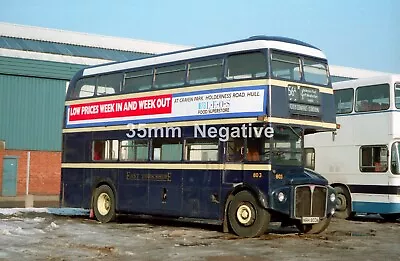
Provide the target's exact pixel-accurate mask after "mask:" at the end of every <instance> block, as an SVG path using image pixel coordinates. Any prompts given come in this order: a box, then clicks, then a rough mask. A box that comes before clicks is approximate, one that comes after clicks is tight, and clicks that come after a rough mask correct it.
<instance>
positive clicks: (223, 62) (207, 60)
mask: <svg viewBox="0 0 400 261" xmlns="http://www.w3.org/2000/svg"><path fill="white" fill-rule="evenodd" d="M215 60H220V61H221V70H220V72H219V76H218V78H219V79H218V80H217V81H213V82H203V83H190V69H191V65H192V64H193V63H201V62H203V63H206V62H210V61H215ZM225 64H226V59H225V57H224V56H221V55H218V56H208V57H207V58H206V59H193V60H190V61H188V62H187V65H186V68H187V72H186V82H185V85H186V86H199V85H206V84H218V83H221V82H223V81H224V77H225Z"/></svg>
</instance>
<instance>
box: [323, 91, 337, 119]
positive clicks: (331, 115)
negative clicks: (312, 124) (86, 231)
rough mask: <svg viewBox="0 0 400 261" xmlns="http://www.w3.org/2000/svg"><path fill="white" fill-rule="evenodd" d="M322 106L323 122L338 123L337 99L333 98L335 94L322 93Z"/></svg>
mask: <svg viewBox="0 0 400 261" xmlns="http://www.w3.org/2000/svg"><path fill="white" fill-rule="evenodd" d="M320 95H321V105H322V111H321V113H322V118H321V120H322V122H330V123H336V105H335V99H333V98H332V96H333V94H329V93H323V92H321V93H320Z"/></svg>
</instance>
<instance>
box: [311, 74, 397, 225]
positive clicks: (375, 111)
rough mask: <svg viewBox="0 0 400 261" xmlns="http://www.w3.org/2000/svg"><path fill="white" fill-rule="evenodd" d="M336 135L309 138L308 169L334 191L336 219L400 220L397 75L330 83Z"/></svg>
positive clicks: (325, 134)
mask: <svg viewBox="0 0 400 261" xmlns="http://www.w3.org/2000/svg"><path fill="white" fill-rule="evenodd" d="M333 89H334V96H335V102H336V113H337V118H336V119H337V123H338V125H340V127H338V130H337V131H335V132H331V133H319V134H313V135H307V137H306V138H305V145H304V146H305V151H306V155H307V157H306V158H307V162H306V165H307V167H309V168H311V169H314V170H315V171H317V172H319V173H321V174H322V175H323V176H324V177H326V178H327V179H328V180H329V183H330V184H331V185H332V186H333V187H335V188H336V190H337V193H338V206H337V209H336V213H335V215H336V216H337V217H339V218H351V217H353V216H354V215H355V214H357V213H363V214H365V213H366V214H380V215H381V216H382V217H383V218H384V219H387V220H389V221H393V220H396V219H398V218H400V143H399V142H400V75H387V76H378V77H370V78H362V79H357V80H350V81H344V82H338V83H334V84H333Z"/></svg>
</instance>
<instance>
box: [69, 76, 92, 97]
mask: <svg viewBox="0 0 400 261" xmlns="http://www.w3.org/2000/svg"><path fill="white" fill-rule="evenodd" d="M95 86H96V78H95V77H90V78H84V79H80V80H79V81H77V82H76V84H75V90H74V92H73V94H72V95H73V98H86V97H93V96H94V90H95Z"/></svg>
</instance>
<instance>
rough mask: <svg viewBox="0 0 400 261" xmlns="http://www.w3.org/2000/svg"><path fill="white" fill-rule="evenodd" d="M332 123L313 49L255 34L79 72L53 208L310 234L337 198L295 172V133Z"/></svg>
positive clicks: (324, 67) (320, 62)
mask: <svg viewBox="0 0 400 261" xmlns="http://www.w3.org/2000/svg"><path fill="white" fill-rule="evenodd" d="M335 129H336V119H335V105H334V97H333V91H332V85H331V80H330V76H329V69H328V63H327V59H326V57H325V56H324V54H323V52H322V51H321V50H319V49H318V48H316V47H314V46H312V45H309V44H307V43H304V42H301V41H297V40H294V39H289V38H282V37H267V36H257V37H251V38H248V39H244V40H240V41H234V42H229V43H223V44H218V45H212V46H207V47H201V48H194V49H189V50H182V51H178V52H174V53H167V54H162V55H156V56H152V57H149V58H143V59H138V60H132V61H126V62H118V63H110V64H104V65H98V66H93V67H89V68H85V69H82V70H81V71H79V72H78V73H77V74H76V75H75V76H74V78H73V79H72V80H71V82H70V85H69V88H68V91H67V99H66V104H65V120H64V127H63V152H62V177H61V179H62V180H61V193H60V199H61V206H62V207H79V208H86V209H90V210H91V212H92V213H93V216H94V217H95V218H96V219H97V220H99V221H100V222H110V221H113V220H114V219H115V218H116V216H117V215H118V214H138V215H151V216H161V217H163V218H171V219H177V218H178V219H184V220H192V221H196V222H199V221H202V222H206V223H213V224H215V223H217V224H220V225H221V226H223V231H224V232H233V233H235V234H237V235H239V236H243V237H256V236H259V235H261V234H263V233H265V232H266V230H267V228H268V225H269V222H273V221H279V222H282V223H284V224H291V225H296V226H297V228H298V229H299V230H300V231H301V232H302V233H320V232H322V231H324V230H325V229H326V227H327V226H328V225H329V223H330V220H331V218H332V215H333V213H334V211H335V204H336V194H335V192H334V190H333V188H331V187H330V186H329V185H328V182H327V180H326V179H325V178H323V177H322V176H321V175H319V174H318V173H315V172H313V171H311V170H309V169H307V168H305V163H304V162H305V153H304V144H303V143H304V142H303V140H304V135H307V134H310V133H316V132H324V131H325V132H330V131H334V130H335Z"/></svg>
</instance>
